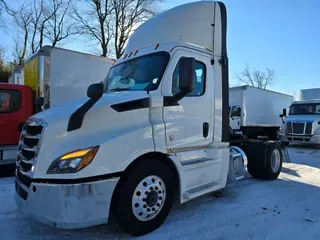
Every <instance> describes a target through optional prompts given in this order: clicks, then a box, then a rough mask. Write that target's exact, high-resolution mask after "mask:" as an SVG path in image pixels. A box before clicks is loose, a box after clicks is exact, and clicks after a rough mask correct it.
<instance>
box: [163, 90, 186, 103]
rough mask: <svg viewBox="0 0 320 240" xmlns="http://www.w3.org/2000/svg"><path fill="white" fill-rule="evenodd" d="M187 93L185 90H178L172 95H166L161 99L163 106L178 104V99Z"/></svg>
mask: <svg viewBox="0 0 320 240" xmlns="http://www.w3.org/2000/svg"><path fill="white" fill-rule="evenodd" d="M188 94H189V92H185V91H180V92H178V93H177V94H175V95H173V96H166V97H164V99H163V105H164V106H179V103H178V102H179V101H180V100H181V99H182V98H184V97H185V96H187V95H188Z"/></svg>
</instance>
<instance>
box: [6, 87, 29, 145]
mask: <svg viewBox="0 0 320 240" xmlns="http://www.w3.org/2000/svg"><path fill="white" fill-rule="evenodd" d="M31 115H33V93H32V89H31V88H30V87H28V86H22V85H16V84H7V83H0V129H1V138H0V145H14V144H17V143H18V141H19V138H20V134H21V129H22V127H23V124H24V123H25V122H26V121H27V119H28V118H29V117H30V116H31Z"/></svg>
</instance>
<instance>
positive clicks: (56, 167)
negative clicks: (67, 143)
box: [47, 147, 99, 174]
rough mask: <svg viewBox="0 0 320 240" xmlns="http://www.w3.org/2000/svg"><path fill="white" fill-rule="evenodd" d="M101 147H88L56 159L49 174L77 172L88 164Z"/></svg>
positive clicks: (49, 169)
mask: <svg viewBox="0 0 320 240" xmlns="http://www.w3.org/2000/svg"><path fill="white" fill-rule="evenodd" d="M98 149H99V147H93V148H86V149H81V150H77V151H74V152H70V153H67V154H65V155H62V156H61V157H59V158H57V159H56V160H54V161H53V162H52V163H51V165H50V167H49V168H48V171H47V174H60V173H75V172H78V171H80V170H81V169H83V168H85V167H86V166H88V165H89V164H90V163H91V161H92V160H93V158H94V156H95V155H96V153H97V151H98Z"/></svg>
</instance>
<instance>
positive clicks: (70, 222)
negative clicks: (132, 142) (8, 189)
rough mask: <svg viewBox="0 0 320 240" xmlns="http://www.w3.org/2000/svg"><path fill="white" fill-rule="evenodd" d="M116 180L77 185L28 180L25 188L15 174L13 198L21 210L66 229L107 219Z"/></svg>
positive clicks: (101, 222) (81, 226)
mask: <svg viewBox="0 0 320 240" xmlns="http://www.w3.org/2000/svg"><path fill="white" fill-rule="evenodd" d="M118 180H119V178H112V179H107V180H100V181H95V182H88V183H77V184H47V183H31V185H30V186H29V188H27V187H26V186H25V185H24V184H22V183H21V181H19V178H18V177H16V194H15V200H16V204H17V206H18V208H19V209H20V210H22V211H23V212H24V213H26V214H28V215H30V216H31V217H32V218H34V219H35V220H37V221H39V222H42V223H45V224H47V225H50V226H53V227H57V228H66V229H73V228H84V227H90V226H94V225H98V224H103V223H107V222H108V218H109V210H110V205H111V199H112V194H113V192H114V189H115V187H116V184H117V182H118ZM21 188H22V190H21ZM23 193H24V194H25V193H26V195H24V194H23Z"/></svg>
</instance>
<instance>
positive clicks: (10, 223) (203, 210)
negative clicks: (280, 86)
mask: <svg viewBox="0 0 320 240" xmlns="http://www.w3.org/2000/svg"><path fill="white" fill-rule="evenodd" d="M288 151H289V155H290V157H291V161H292V163H286V164H284V165H283V171H282V173H281V175H280V177H279V179H278V180H275V181H261V180H256V179H252V178H251V177H250V176H249V175H247V176H246V177H245V179H244V180H241V181H239V182H238V183H236V184H234V185H232V186H229V187H227V188H226V189H224V190H223V191H221V192H218V193H214V194H210V195H207V196H203V197H200V198H198V199H195V200H193V201H190V202H187V203H185V204H183V205H179V204H177V203H176V204H175V206H174V207H173V209H172V211H171V213H170V215H169V217H168V219H167V220H166V221H165V223H164V224H163V225H162V226H161V227H160V228H159V229H158V230H156V231H154V232H152V233H150V234H148V235H145V236H142V237H140V238H138V239H143V240H146V239H148V240H149V239H150V240H156V239H161V240H164V239H181V240H182V239H188V240H189V239H197V240H198V239H221V240H222V239H228V240H229V239H303V240H305V239H320V217H319V216H320V215H319V212H320V204H319V199H320V191H319V190H320V189H319V186H320V170H319V167H320V149H314V148H313V149H309V148H301V147H296V146H295V147H290V148H288ZM0 234H1V235H0V236H1V239H5V240H17V239H19V240H20V239H23V240H40V239H41V240H43V239H45V240H64V239H68V240H70V239H77V240H82V239H83V240H88V239H89V240H99V239H101V240H102V239H103V240H108V239H131V238H132V237H131V236H129V235H128V234H126V233H124V232H123V230H122V229H121V228H120V227H119V226H117V225H116V224H106V225H101V226H97V227H92V228H86V229H80V230H61V229H56V228H52V227H48V226H46V225H43V224H41V223H38V222H35V221H33V220H31V219H29V218H27V217H26V216H24V215H22V214H21V213H20V212H19V211H18V210H17V208H16V206H15V203H14V178H13V177H9V178H2V179H0Z"/></svg>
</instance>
